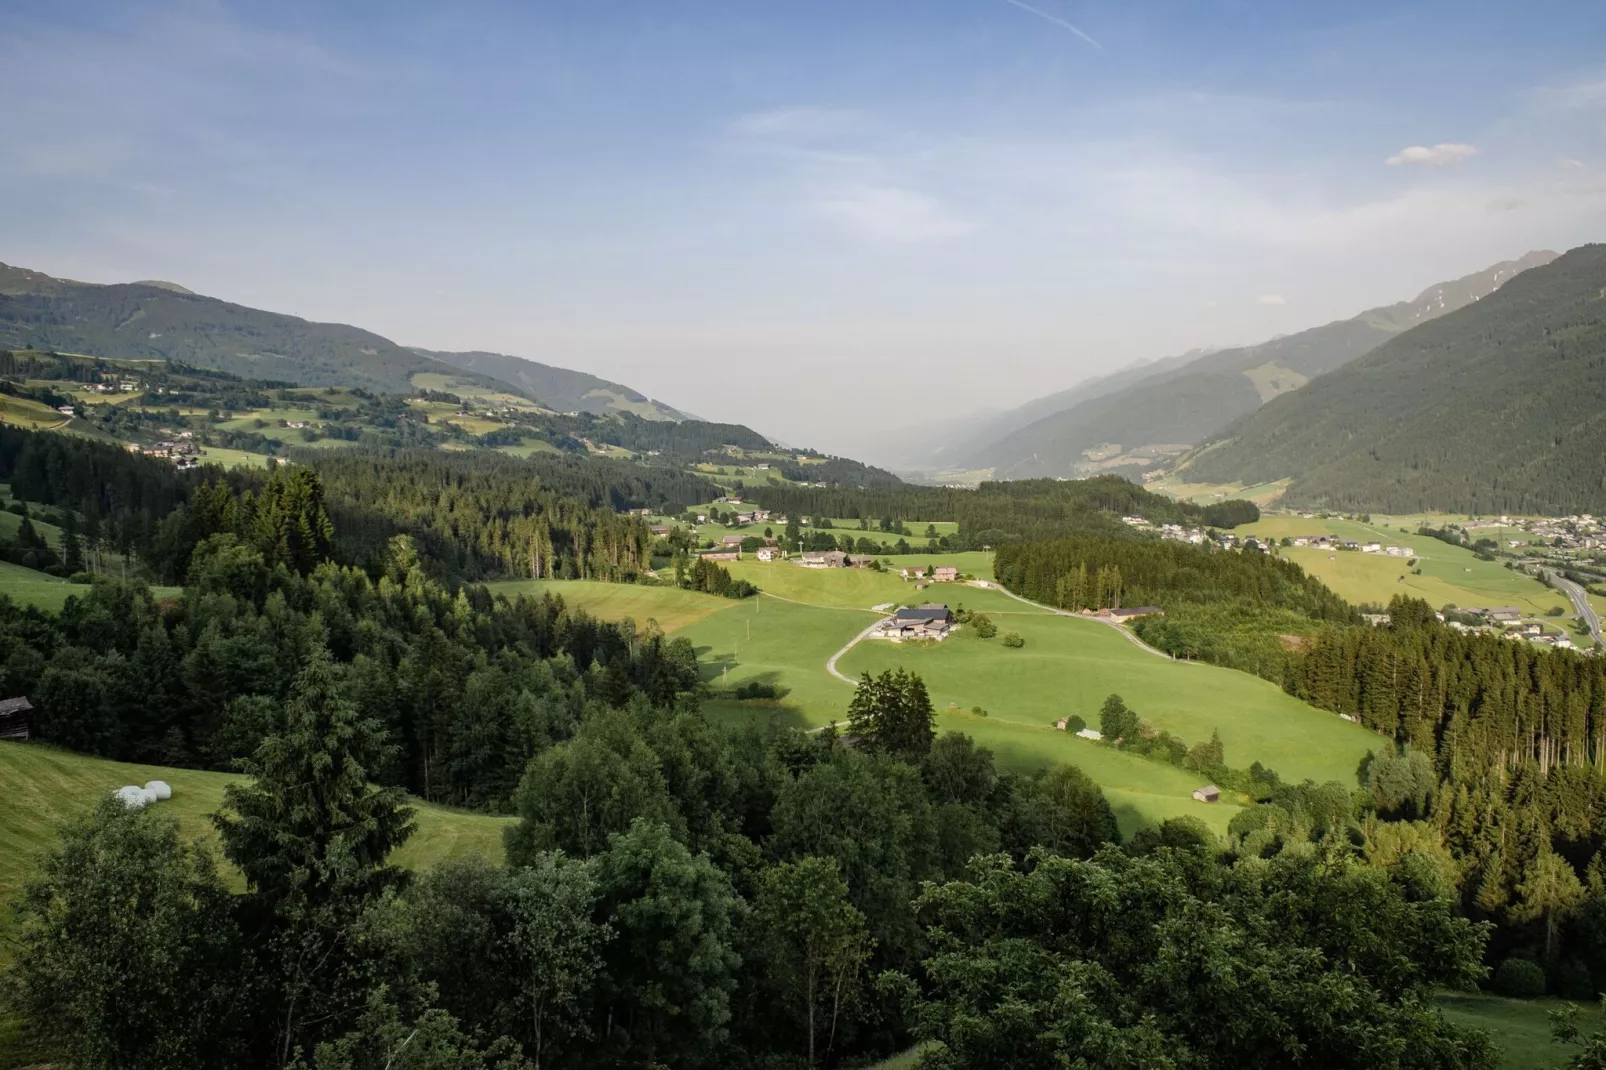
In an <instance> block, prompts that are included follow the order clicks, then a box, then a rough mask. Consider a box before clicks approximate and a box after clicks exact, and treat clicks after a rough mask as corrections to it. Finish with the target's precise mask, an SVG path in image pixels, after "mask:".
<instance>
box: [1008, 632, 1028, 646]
mask: <svg viewBox="0 0 1606 1070" xmlns="http://www.w3.org/2000/svg"><path fill="white" fill-rule="evenodd" d="M1004 645H1005V646H1007V647H1014V648H1016V649H1019V648H1020V647H1023V646H1025V645H1026V640H1024V639H1022V638H1021V637H1020V635H1019V634H1017V633H1015V632H1005V633H1004Z"/></svg>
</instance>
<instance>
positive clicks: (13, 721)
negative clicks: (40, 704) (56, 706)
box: [0, 698, 33, 741]
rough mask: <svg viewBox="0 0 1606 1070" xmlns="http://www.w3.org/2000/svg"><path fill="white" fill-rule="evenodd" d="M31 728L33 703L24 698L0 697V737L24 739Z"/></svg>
mask: <svg viewBox="0 0 1606 1070" xmlns="http://www.w3.org/2000/svg"><path fill="white" fill-rule="evenodd" d="M32 730H33V703H31V702H29V701H28V700H27V699H26V698H7V699H0V739H15V740H19V741H22V740H26V739H27V738H28V736H29V734H30V732H31V731H32Z"/></svg>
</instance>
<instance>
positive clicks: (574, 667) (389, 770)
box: [0, 534, 698, 809]
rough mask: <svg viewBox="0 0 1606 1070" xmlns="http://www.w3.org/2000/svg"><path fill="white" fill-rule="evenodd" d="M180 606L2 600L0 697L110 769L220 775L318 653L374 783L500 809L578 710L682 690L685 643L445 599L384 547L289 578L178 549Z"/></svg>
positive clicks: (234, 553)
mask: <svg viewBox="0 0 1606 1070" xmlns="http://www.w3.org/2000/svg"><path fill="white" fill-rule="evenodd" d="M187 584H188V585H187V586H186V588H185V593H184V596H183V598H181V599H180V600H178V601H177V602H175V603H169V604H166V605H158V604H157V603H155V602H154V601H153V600H152V599H151V598H150V596H149V594H148V593H147V592H146V591H145V590H144V589H143V588H134V587H128V586H122V585H118V584H112V583H106V582H100V583H96V584H95V585H94V586H93V587H91V588H88V589H86V591H85V594H84V595H83V596H82V597H81V598H76V599H72V600H69V602H68V604H67V606H66V607H65V608H64V609H63V610H62V612H61V614H60V615H59V616H50V615H46V614H42V613H40V612H39V611H37V610H32V609H29V610H23V609H19V608H17V607H16V606H14V605H11V604H9V603H4V604H0V690H3V691H4V692H5V693H6V694H9V695H28V696H30V697H31V698H32V699H33V702H34V705H35V706H36V707H37V708H38V712H37V715H36V730H37V734H38V735H39V736H40V737H41V738H43V739H45V740H47V741H50V742H55V743H59V744H61V745H62V746H66V747H70V748H71V749H73V750H77V751H83V752H86V753H91V754H98V755H102V756H104V757H108V758H116V759H120V760H125V761H144V762H159V763H163V764H173V765H197V766H204V767H209V768H215V769H228V768H231V767H232V765H233V763H234V762H235V761H236V760H238V759H240V758H244V757H248V756H249V755H250V754H251V753H252V752H253V751H254V750H255V749H256V747H257V745H258V744H259V743H260V741H261V739H262V738H263V737H264V736H266V735H269V734H271V733H272V732H274V731H275V730H276V729H277V727H278V726H279V725H280V724H281V722H282V718H283V711H284V705H285V702H286V700H287V698H288V694H289V682H290V681H291V680H292V679H293V678H294V676H295V673H296V669H297V666H299V665H302V664H304V663H305V661H306V659H307V658H308V657H310V656H311V652H312V651H314V650H319V649H324V648H327V649H328V651H329V652H330V654H331V656H332V657H333V659H334V661H335V663H336V667H337V668H338V669H339V670H340V681H341V683H340V692H341V694H342V696H344V697H345V698H347V699H348V700H349V701H351V702H352V703H354V704H355V705H356V707H357V708H358V709H359V710H360V711H362V713H363V715H364V716H367V717H371V718H373V719H374V720H376V721H377V722H378V723H379V724H380V725H382V726H383V728H384V732H385V741H386V744H387V747H389V748H390V750H389V751H388V752H387V758H386V761H385V762H384V763H382V764H381V765H379V766H376V767H375V768H373V769H372V770H370V772H371V775H372V776H373V777H374V778H375V779H376V780H378V781H379V782H380V783H384V784H396V785H399V786H402V787H405V788H406V789H407V790H409V791H411V792H413V793H414V794H417V795H420V796H422V797H425V798H429V799H434V800H437V801H443V802H452V803H457V804H460V805H470V806H479V807H487V808H492V809H496V808H507V807H509V806H510V805H511V801H510V800H511V796H512V792H513V788H514V786H515V785H516V783H517V781H518V778H519V776H520V775H521V774H522V773H523V769H524V763H525V762H526V761H527V760H529V759H530V758H531V757H533V756H534V755H535V754H536V753H538V752H539V751H541V750H543V749H545V748H547V747H548V746H550V745H551V743H552V742H553V741H554V740H556V739H562V738H566V737H567V736H568V735H569V734H571V733H572V732H573V730H574V727H575V725H576V724H577V722H578V721H579V719H580V718H581V716H582V715H583V714H584V712H585V711H586V709H587V708H588V706H590V705H592V704H595V703H606V702H613V703H619V702H624V701H626V700H627V699H629V698H631V697H632V696H637V695H639V696H641V697H642V699H643V700H645V701H650V702H654V703H660V704H669V703H672V702H673V701H674V700H675V697H676V696H677V695H679V694H682V693H688V692H691V691H693V690H694V689H695V688H696V685H697V680H698V675H697V664H696V656H695V654H694V653H693V651H692V650H691V648H690V646H689V645H688V644H687V643H686V641H685V640H679V641H671V640H668V639H665V638H664V637H663V636H661V635H657V634H647V633H640V632H638V631H636V630H635V629H634V628H633V627H631V626H628V625H615V624H602V623H599V622H596V621H593V620H590V619H588V618H586V617H584V616H582V615H579V614H576V613H573V612H570V611H569V610H567V609H566V608H565V607H564V606H563V604H562V602H561V601H559V600H555V599H545V600H539V601H533V600H528V599H522V598H521V599H519V600H518V601H515V602H511V603H509V602H507V601H506V600H492V599H491V598H490V597H489V596H487V595H486V594H485V592H484V590H483V588H480V589H469V590H467V591H464V592H463V593H461V594H459V595H456V596H454V595H452V594H451V593H450V592H448V591H447V590H446V589H445V588H443V587H441V586H440V585H439V584H437V583H435V582H434V581H432V580H430V579H428V578H427V577H426V576H425V574H424V571H423V569H422V567H421V566H420V564H419V562H418V559H417V556H416V554H415V553H414V552H413V548H412V547H411V546H410V545H409V544H408V542H407V540H405V539H401V540H398V542H397V544H396V546H395V553H394V554H393V556H392V559H391V561H390V567H389V570H388V572H387V574H386V575H384V576H382V577H381V578H380V579H379V581H378V582H374V581H372V580H370V579H369V578H368V576H367V575H366V574H364V573H362V572H360V571H357V570H355V569H352V568H343V567H340V566H337V565H334V564H331V563H328V562H323V563H321V564H318V565H316V566H315V567H314V568H313V569H312V570H311V571H310V573H309V574H307V575H305V576H303V575H300V574H299V573H297V572H296V571H295V569H294V568H293V567H292V562H287V561H281V562H280V563H278V564H274V565H270V564H269V563H268V562H267V560H265V558H264V555H263V554H262V553H261V552H260V551H258V550H256V549H254V548H253V547H251V546H249V545H248V544H246V543H243V542H241V541H240V539H239V538H238V537H236V536H235V535H233V534H222V535H214V536H211V537H209V538H207V539H206V540H204V541H203V542H202V543H201V544H200V545H199V546H198V547H197V549H196V551H195V553H194V554H193V557H192V561H191V565H190V572H189V575H188V577H187Z"/></svg>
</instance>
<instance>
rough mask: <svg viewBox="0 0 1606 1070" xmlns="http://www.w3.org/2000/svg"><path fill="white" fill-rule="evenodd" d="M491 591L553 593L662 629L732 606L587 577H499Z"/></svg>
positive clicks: (605, 614) (604, 615)
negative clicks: (536, 578) (656, 625)
mask: <svg viewBox="0 0 1606 1070" xmlns="http://www.w3.org/2000/svg"><path fill="white" fill-rule="evenodd" d="M486 586H487V587H489V588H490V590H491V592H492V593H493V594H501V595H506V596H507V597H508V598H516V597H518V596H519V595H521V594H523V595H528V596H530V597H532V598H538V597H540V596H541V595H543V594H555V595H557V596H559V597H560V598H562V599H563V600H564V602H566V603H567V604H568V605H570V606H572V607H573V608H575V609H580V610H583V611H585V612H586V613H587V614H589V615H590V616H593V617H596V618H597V619H598V620H624V619H625V618H626V617H629V618H630V619H631V620H633V621H635V622H636V623H637V624H638V625H645V624H646V623H647V621H649V620H654V621H657V622H658V626H659V627H660V628H662V629H663V630H664V631H666V632H675V631H679V630H681V629H682V628H685V627H686V626H687V625H689V624H695V623H696V622H697V621H700V620H702V619H703V618H704V617H708V616H712V615H713V614H715V613H719V612H722V611H724V610H727V609H731V608H733V607H734V606H735V605H736V603H735V602H733V601H731V600H730V599H729V598H720V597H718V596H716V595H711V594H700V593H698V592H696V591H683V590H680V589H679V588H677V587H640V586H636V585H634V584H628V583H595V582H593V581H591V580H502V581H498V582H496V583H490V584H487V585H486Z"/></svg>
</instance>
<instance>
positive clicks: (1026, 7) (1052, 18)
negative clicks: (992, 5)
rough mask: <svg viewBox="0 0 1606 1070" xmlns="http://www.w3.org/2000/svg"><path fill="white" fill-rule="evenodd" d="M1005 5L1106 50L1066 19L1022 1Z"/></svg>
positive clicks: (1012, 1)
mask: <svg viewBox="0 0 1606 1070" xmlns="http://www.w3.org/2000/svg"><path fill="white" fill-rule="evenodd" d="M1004 3H1006V4H1011V5H1013V6H1015V7H1018V8H1020V9H1021V10H1022V11H1030V12H1031V13H1032V14H1033V15H1036V16H1037V17H1038V18H1040V19H1047V20H1048V21H1049V22H1052V23H1053V24H1054V25H1056V26H1062V27H1064V28H1065V29H1067V30H1070V31H1071V32H1072V33H1074V34H1075V35H1076V36H1078V37H1080V38H1081V39H1082V40H1084V41H1086V42H1087V43H1088V44H1090V45H1092V46H1093V47H1094V48H1097V49H1101V50H1102V49H1103V48H1104V46H1103V45H1101V44H1099V43H1098V42H1097V41H1095V40H1093V38H1092V37H1091V36H1089V35H1088V34H1087V33H1086V32H1084V31H1083V30H1082V29H1080V28H1079V27H1076V26H1073V25H1071V24H1070V23H1069V22H1066V21H1065V20H1064V19H1062V18H1060V17H1059V16H1058V15H1050V14H1049V13H1048V12H1046V11H1044V10H1042V9H1041V8H1035V7H1033V6H1032V5H1031V4H1026V3H1022V2H1021V0H1004Z"/></svg>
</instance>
